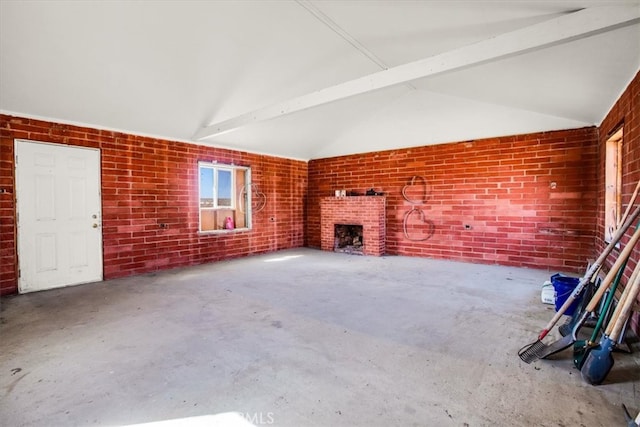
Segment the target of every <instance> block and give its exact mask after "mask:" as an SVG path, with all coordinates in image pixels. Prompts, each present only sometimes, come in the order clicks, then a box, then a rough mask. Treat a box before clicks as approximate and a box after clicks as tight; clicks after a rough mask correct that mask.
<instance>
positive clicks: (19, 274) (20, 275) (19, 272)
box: [18, 269, 22, 279]
mask: <svg viewBox="0 0 640 427" xmlns="http://www.w3.org/2000/svg"><path fill="white" fill-rule="evenodd" d="M21 277H22V270H20V269H18V279H19V278H21Z"/></svg>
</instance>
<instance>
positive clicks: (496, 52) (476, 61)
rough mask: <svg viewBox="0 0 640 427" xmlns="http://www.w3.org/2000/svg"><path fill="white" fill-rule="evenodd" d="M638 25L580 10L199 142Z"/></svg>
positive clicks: (632, 9) (234, 125) (314, 96)
mask: <svg viewBox="0 0 640 427" xmlns="http://www.w3.org/2000/svg"><path fill="white" fill-rule="evenodd" d="M638 22H640V8H638V7H636V6H610V7H593V8H587V9H581V10H578V11H575V12H571V13H568V14H566V15H562V16H560V17H557V18H553V19H550V20H548V21H544V22H541V23H538V24H534V25H531V26H528V27H524V28H521V29H518V30H515V31H512V32H509V33H505V34H501V35H499V36H496V37H493V38H490V39H487V40H483V41H480V42H478V43H474V44H471V45H468V46H464V47H461V48H458V49H454V50H451V51H448V52H444V53H441V54H438V55H435V56H431V57H429V58H425V59H421V60H418V61H414V62H410V63H408V64H404V65H399V66H397V67H393V68H389V69H387V70H382V71H379V72H376V73H373V74H369V75H366V76H363V77H360V78H357V79H353V80H350V81H347V82H344V83H340V84H337V85H335V86H331V87H328V88H325V89H322V90H318V91H316V92H312V93H309V94H306V95H303V96H298V97H295V98H292V99H289V100H287V101H284V102H281V103H278V104H275V105H271V106H268V107H264V108H260V109H257V110H254V111H251V112H248V113H245V114H241V115H239V116H237V117H233V118H231V119H228V120H224V121H221V122H218V123H213V124H211V125H208V126H205V127H203V128H201V129H200V130H199V131H198V132H196V134H195V135H194V136H193V139H194V140H196V141H198V140H203V139H206V138H210V137H213V136H216V135H220V134H223V133H226V132H230V131H232V130H235V129H238V128H241V127H243V126H247V125H250V124H252V123H255V122H259V121H264V120H269V119H273V118H276V117H280V116H284V115H287V114H291V113H295V112H297V111H302V110H306V109H309V108H312V107H317V106H320V105H323V104H327V103H330V102H334V101H338V100H341V99H345V98H349V97H352V96H356V95H361V94H364V93H367V92H371V91H374V90H378V89H383V88H387V87H390V86H394V85H399V84H404V83H406V82H410V81H412V80H416V79H420V78H424V77H429V76H434V75H438V74H442V73H447V72H451V71H454V70H459V69H463V68H468V67H472V66H476V65H480V64H484V63H488V62H492V61H496V60H499V59H504V58H507V57H511V56H516V55H521V54H523V53H527V52H531V51H535V50H540V49H544V48H548V47H551V46H555V45H559V44H563V43H568V42H571V41H574V40H579V39H583V38H587V37H590V36H593V35H596V34H600V33H604V32H608V31H612V30H614V29H617V28H621V27H625V26H628V25H633V24H637V23H638Z"/></svg>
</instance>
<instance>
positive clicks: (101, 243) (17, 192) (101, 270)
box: [13, 138, 104, 294]
mask: <svg viewBox="0 0 640 427" xmlns="http://www.w3.org/2000/svg"><path fill="white" fill-rule="evenodd" d="M20 143H31V144H41V145H48V146H51V147H56V148H60V147H64V148H71V149H76V150H90V151H94V152H97V153H98V171H97V186H98V206H97V209H98V219H99V228H100V233H99V234H98V242H97V245H98V248H97V250H98V257H99V259H100V262H99V263H98V265H99V272H98V273H99V274H98V276H99V278H98V281H103V280H104V250H103V246H104V236H103V231H102V229H103V227H102V222H103V221H102V151H101V150H100V148H94V147H83V146H79V145H70V144H60V143H55V142H46V141H37V140H32V139H25V138H15V139H14V147H13V148H14V158H13V161H14V171H13V172H14V193H15V197H14V203H15V205H14V206H15V235H16V241H15V242H16V243H15V244H16V277H17V288H18V293H20V294H23V293H26V292H32V290H25V289H23V285H22V280H21V273H20V272H21V256H20V255H21V254H20V246H21V245H20V238H21V237H20V227H19V221H20V209H19V208H20V206H19V200H20V196H21V194H20V191H21V190H20V182H19V181H20V179H19V174H18V168H19V167H20V164H19V161H18V145H19V144H20ZM93 282H94V281H93V280H91V281H82V282H73V283H69V284H65V285H60V286H56V287H53V288H47V289H41V290H48V289H58V288H62V287H67V286H75V285H81V284H85V283H93ZM33 291H36V292H38V291H40V290H33Z"/></svg>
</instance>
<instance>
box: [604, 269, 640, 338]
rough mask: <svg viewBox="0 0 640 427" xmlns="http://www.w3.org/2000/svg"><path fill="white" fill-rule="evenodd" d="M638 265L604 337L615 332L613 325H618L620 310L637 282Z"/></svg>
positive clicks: (612, 315)
mask: <svg viewBox="0 0 640 427" xmlns="http://www.w3.org/2000/svg"><path fill="white" fill-rule="evenodd" d="M638 265H640V264H638ZM638 265H636V268H634V269H633V272H632V273H631V277H630V278H629V281H628V283H627V286H625V288H624V290H623V291H622V294H621V295H620V300H619V301H618V304H616V308H615V309H614V311H613V313H612V314H611V318H610V319H609V323H607V328H606V330H605V331H604V335H606V336H609V334H611V332H612V331H613V325H614V324H615V323H616V320H618V316H619V315H620V310H622V305H623V304H624V302H625V301H626V300H627V295H629V292H630V291H631V285H632V284H633V281H634V280H636V276H637V275H638Z"/></svg>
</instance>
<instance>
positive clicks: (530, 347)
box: [518, 340, 548, 363]
mask: <svg viewBox="0 0 640 427" xmlns="http://www.w3.org/2000/svg"><path fill="white" fill-rule="evenodd" d="M547 348H548V346H547V345H546V344H545V343H543V342H542V341H540V340H537V341H535V342H532V343H531V344H527V345H525V346H524V347H522V348H521V349H520V351H518V356H520V359H522V361H523V362H525V363H531V362H534V361H536V360H538V359H540V358H541V357H542V356H543V355H544V354H545V352H546V350H547Z"/></svg>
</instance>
